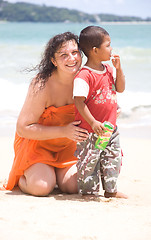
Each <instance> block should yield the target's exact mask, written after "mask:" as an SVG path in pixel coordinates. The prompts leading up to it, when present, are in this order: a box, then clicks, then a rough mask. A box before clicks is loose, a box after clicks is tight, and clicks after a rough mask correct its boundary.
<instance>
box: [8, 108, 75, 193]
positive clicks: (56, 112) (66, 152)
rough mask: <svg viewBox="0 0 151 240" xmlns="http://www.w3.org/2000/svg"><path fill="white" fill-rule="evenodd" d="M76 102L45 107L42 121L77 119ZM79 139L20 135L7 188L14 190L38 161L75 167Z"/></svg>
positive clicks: (51, 123)
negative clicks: (24, 136)
mask: <svg viewBox="0 0 151 240" xmlns="http://www.w3.org/2000/svg"><path fill="white" fill-rule="evenodd" d="M74 117H75V111H74V104H70V105H65V106H61V107H58V108H56V107H54V106H50V107H48V108H46V109H45V111H44V112H43V114H42V115H41V117H40V119H39V122H38V123H39V124H42V125H45V126H64V125H67V124H69V123H70V122H73V121H74ZM75 150H76V142H74V141H72V140H70V139H68V138H56V139H50V140H32V139H27V138H22V137H19V136H18V135H17V133H16V136H15V141H14V151H15V157H14V162H13V165H12V169H11V171H10V174H9V178H8V182H7V184H6V185H5V189H7V190H12V189H13V188H14V186H15V185H17V183H18V180H19V178H20V176H21V175H23V174H24V171H25V170H26V169H27V168H29V167H30V166H31V165H33V164H35V163H44V164H48V165H50V166H53V167H57V168H64V167H68V166H71V165H73V164H75V163H76V162H77V158H76V157H75V156H74V152H75Z"/></svg>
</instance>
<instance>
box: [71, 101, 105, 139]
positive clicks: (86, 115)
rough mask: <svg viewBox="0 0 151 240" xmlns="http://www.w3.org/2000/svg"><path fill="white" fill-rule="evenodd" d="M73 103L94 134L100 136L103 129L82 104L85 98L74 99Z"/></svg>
mask: <svg viewBox="0 0 151 240" xmlns="http://www.w3.org/2000/svg"><path fill="white" fill-rule="evenodd" d="M74 101H75V105H76V107H77V109H78V111H79V113H80V114H81V116H82V117H83V118H84V119H85V120H86V121H87V122H88V124H89V125H90V126H91V128H92V129H93V130H94V132H95V133H96V134H98V135H102V134H103V132H104V131H103V129H104V130H105V127H104V126H103V124H102V123H101V122H99V121H97V120H96V119H95V118H94V117H93V116H92V114H91V112H90V111H89V109H88V107H87V105H86V104H85V103H84V101H85V97H74Z"/></svg>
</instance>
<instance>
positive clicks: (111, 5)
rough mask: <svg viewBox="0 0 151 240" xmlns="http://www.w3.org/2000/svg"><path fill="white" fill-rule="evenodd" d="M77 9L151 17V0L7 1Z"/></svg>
mask: <svg viewBox="0 0 151 240" xmlns="http://www.w3.org/2000/svg"><path fill="white" fill-rule="evenodd" d="M6 1H7V2H11V3H15V2H28V3H35V4H45V5H47V6H54V7H61V8H62V7H65V8H68V9H76V10H79V11H82V12H85V13H90V14H95V13H107V14H115V15H119V16H137V17H142V18H147V17H151V0H6Z"/></svg>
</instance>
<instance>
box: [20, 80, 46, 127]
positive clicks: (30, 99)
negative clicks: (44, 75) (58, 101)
mask: <svg viewBox="0 0 151 240" xmlns="http://www.w3.org/2000/svg"><path fill="white" fill-rule="evenodd" d="M40 86H41V85H40V83H39V82H37V83H35V80H34V79H33V81H32V82H31V84H30V86H29V88H28V92H27V96H26V99H25V102H24V104H23V107H22V109H21V112H20V114H19V117H18V123H22V124H25V125H27V124H31V123H35V122H38V120H39V118H40V116H41V114H42V113H43V112H44V110H45V108H46V107H47V104H48V102H50V100H49V96H48V90H47V84H45V85H44V86H43V87H40Z"/></svg>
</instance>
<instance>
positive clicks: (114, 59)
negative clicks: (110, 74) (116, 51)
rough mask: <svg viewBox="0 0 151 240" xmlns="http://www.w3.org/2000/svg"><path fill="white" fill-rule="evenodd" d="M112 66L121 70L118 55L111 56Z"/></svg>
mask: <svg viewBox="0 0 151 240" xmlns="http://www.w3.org/2000/svg"><path fill="white" fill-rule="evenodd" d="M111 60H112V64H113V66H114V67H115V68H116V69H120V68H121V62H120V56H119V55H112V57H111Z"/></svg>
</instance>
